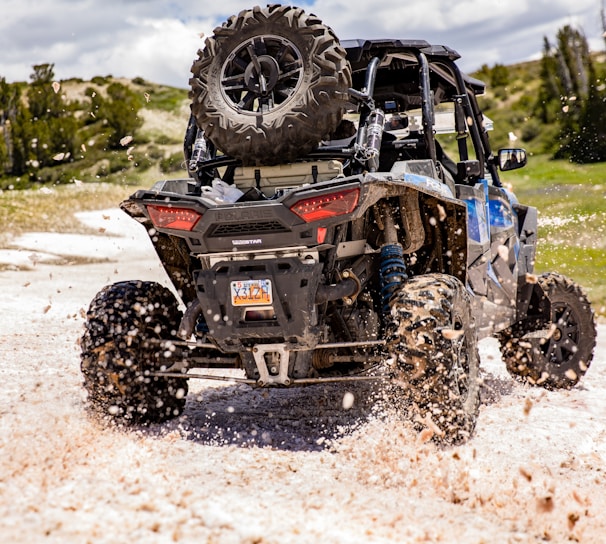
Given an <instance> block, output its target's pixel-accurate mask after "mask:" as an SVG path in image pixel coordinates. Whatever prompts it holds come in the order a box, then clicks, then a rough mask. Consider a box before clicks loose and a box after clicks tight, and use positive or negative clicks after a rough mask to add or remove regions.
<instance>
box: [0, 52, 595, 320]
mask: <svg viewBox="0 0 606 544" xmlns="http://www.w3.org/2000/svg"><path fill="white" fill-rule="evenodd" d="M602 61H603V59H602V58H601V57H598V58H597V62H598V65H599V66H603V64H602ZM473 75H474V76H476V77H478V78H480V79H483V80H485V81H486V82H487V83H488V85H489V86H488V91H487V93H486V95H485V96H484V97H482V98H481V101H482V107H483V108H484V109H485V112H486V114H487V116H488V117H490V118H491V119H492V120H493V121H494V122H495V130H494V131H493V132H491V133H490V140H491V142H492V144H493V147H494V148H495V149H496V148H498V147H507V146H510V145H512V143H513V145H516V146H520V147H525V148H526V149H527V151H528V152H529V164H528V165H527V167H526V168H524V169H521V170H517V171H514V172H509V173H507V175H506V176H504V177H505V182H506V183H508V184H510V185H511V186H512V189H513V190H514V192H515V193H516V195H517V197H518V199H519V200H520V201H521V202H522V203H525V204H529V205H533V206H536V207H537V208H538V209H539V218H540V233H539V235H540V240H541V241H540V246H539V249H538V255H537V263H536V266H537V270H538V271H539V272H543V271H548V270H553V271H558V272H561V273H563V274H566V275H568V276H571V277H573V278H574V279H576V280H577V281H578V282H579V283H581V284H582V285H583V286H584V287H585V288H586V290H587V292H588V295H589V297H590V299H591V300H592V302H593V303H594V307H595V308H596V311H597V312H598V313H599V314H601V315H602V316H606V286H605V282H604V272H603V271H604V270H605V269H606V233H605V232H604V231H605V226H604V225H606V162H597V163H594V164H585V165H582V164H574V163H572V162H570V161H568V160H552V159H551V157H552V156H553V141H554V138H556V136H557V133H558V130H559V128H558V126H557V124H556V123H552V124H545V123H540V122H539V121H538V120H537V118H536V115H535V114H534V113H533V112H534V111H535V110H536V101H537V93H538V89H539V87H540V62H538V61H537V62H529V63H524V64H519V65H513V66H506V67H499V66H497V67H493V68H491V69H489V68H487V67H484V68H483V69H482V70H481V71H479V72H477V73H476V74H473ZM491 80H494V81H493V83H495V85H493V86H491V85H490V84H491ZM115 82H119V83H120V84H122V85H124V86H126V87H128V88H129V89H130V90H131V91H132V92H133V93H134V94H135V95H136V96H138V97H139V99H140V103H141V106H140V109H139V110H138V112H137V115H138V117H139V118H140V120H141V124H140V126H139V127H138V128H137V130H136V131H135V132H134V134H132V140H130V141H128V142H127V143H126V145H124V146H119V147H118V148H114V149H108V144H107V142H108V131H107V126H106V124H104V122H103V121H101V120H99V119H92V121H91V120H90V119H87V122H81V127H80V128H79V129H78V132H77V138H78V146H77V149H78V151H77V153H74V154H73V156H71V157H69V159H68V160H58V161H56V164H53V165H52V166H51V165H49V166H45V167H43V168H40V169H38V170H37V171H36V172H35V176H28V175H23V176H17V177H14V176H13V177H11V176H7V175H4V176H2V177H0V224H1V225H2V227H3V228H2V229H1V230H2V233H0V246H2V247H6V246H7V245H8V244H10V239H11V237H12V236H14V235H16V234H19V233H21V232H24V231H27V230H51V231H60V232H70V231H74V230H77V229H80V228H81V226H80V225H78V224H77V223H76V222H75V220H74V219H73V212H75V211H78V210H83V209H95V208H96V209H99V208H104V207H108V206H116V205H117V204H118V203H119V202H120V201H121V200H122V199H123V198H124V197H125V196H127V195H128V194H130V193H132V192H133V191H134V189H135V188H136V187H141V186H145V187H148V186H150V185H151V184H152V183H153V182H154V181H156V180H157V179H161V178H163V177H173V178H174V177H182V176H185V175H186V172H185V170H184V169H183V164H182V161H183V155H182V142H183V133H184V129H185V126H186V123H187V120H188V117H189V102H188V98H187V90H185V89H177V88H171V87H166V86H161V85H156V84H153V83H149V82H146V81H143V80H141V79H135V80H133V81H128V80H115V79H113V78H111V77H103V78H101V77H98V78H94V79H93V80H92V81H81V80H76V79H72V80H67V81H62V82H61V88H60V93H61V96H62V98H63V100H64V101H65V103H66V104H69V109H70V111H71V112H73V115H74V116H75V117H76V118H77V119H80V120H81V121H82V119H84V118H87V117H94V110H93V99H91V96H90V95H91V90H92V91H93V94H94V95H97V96H104V94H106V91H107V89H108V87H109V86H110V85H111V84H112V83H115ZM93 98H94V97H93ZM510 134H513V135H514V136H515V138H516V140H515V142H511V140H510ZM129 136H131V135H129ZM41 188H43V189H44V190H42V191H41V190H40V189H41ZM14 189H27V190H21V191H17V190H14Z"/></svg>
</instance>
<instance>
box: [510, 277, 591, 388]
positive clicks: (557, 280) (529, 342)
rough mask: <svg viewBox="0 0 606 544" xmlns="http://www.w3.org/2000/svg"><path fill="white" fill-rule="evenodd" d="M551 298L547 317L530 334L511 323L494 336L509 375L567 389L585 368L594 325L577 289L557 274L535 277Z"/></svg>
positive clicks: (567, 279) (525, 380)
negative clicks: (537, 328) (496, 338)
mask: <svg viewBox="0 0 606 544" xmlns="http://www.w3.org/2000/svg"><path fill="white" fill-rule="evenodd" d="M538 281H539V284H540V286H541V288H542V289H543V291H544V293H545V295H546V296H547V298H548V299H549V301H550V302H551V318H550V319H549V320H548V321H546V322H545V323H543V324H542V325H543V328H542V329H541V330H539V331H536V332H532V331H531V332H528V331H525V330H522V327H521V326H519V325H518V326H514V327H511V328H509V329H506V330H505V331H503V332H501V333H500V335H499V343H500V346H501V353H502V355H503V360H504V361H505V365H506V366H507V370H508V371H509V373H510V374H511V375H512V376H514V377H515V378H517V379H519V380H521V381H522V382H525V383H529V384H532V385H541V386H543V387H545V388H547V389H561V388H564V389H569V388H571V387H573V386H574V385H576V384H577V383H578V381H579V380H580V379H581V377H582V376H583V375H584V374H585V373H586V372H587V369H588V368H589V365H590V364H591V360H592V358H593V350H594V348H595V343H596V328H595V322H594V319H593V311H592V310H591V306H590V304H589V301H588V300H587V297H586V296H585V294H584V293H583V291H582V290H581V288H580V287H579V286H578V285H577V284H576V283H574V282H573V281H572V280H570V279H569V278H566V277H565V276H561V275H559V274H553V273H549V274H544V275H542V276H540V277H539V279H538Z"/></svg>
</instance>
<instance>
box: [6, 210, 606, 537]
mask: <svg viewBox="0 0 606 544" xmlns="http://www.w3.org/2000/svg"><path fill="white" fill-rule="evenodd" d="M80 218H81V219H82V220H83V222H85V223H87V224H89V225H98V228H99V234H98V236H93V237H84V236H81V237H78V236H74V235H57V234H53V235H50V234H44V233H31V234H28V235H26V236H23V237H22V238H20V239H18V240H15V247H16V248H21V249H19V250H18V251H14V252H0V262H9V263H12V264H14V265H17V266H18V267H21V268H26V267H27V269H21V270H8V271H2V272H0V289H1V290H2V293H3V295H2V297H1V298H0V541H1V542H16V543H30V542H31V543H39V542H53V543H54V542H56V543H85V542H93V543H105V542H107V543H122V542H124V543H126V542H128V543H134V542H137V543H138V542H144V543H156V542H157V543H164V542H196V543H204V542H209V543H221V544H222V543H249V544H253V543H256V544H261V543H263V544H266V543H281V544H282V543H290V542H294V543H307V542H309V543H373V542H374V543H381V542H384V543H388V542H389V543H392V542H393V543H408V542H452V543H463V542H464V543H481V542H483V543H509V542H512V543H518V542H520V543H527V542H544V541H549V542H570V541H573V542H583V543H602V542H604V539H605V538H606V537H605V536H604V535H606V518H605V516H604V512H606V492H605V491H604V490H605V488H606V472H605V471H606V365H605V362H606V327H605V326H604V325H601V326H600V327H599V334H598V341H599V345H598V347H597V350H596V356H595V359H594V362H593V365H592V367H591V368H590V370H589V372H588V374H587V376H586V377H585V379H584V380H583V381H582V382H581V384H580V385H579V386H578V387H577V388H575V389H574V390H572V391H560V392H547V391H543V390H541V389H530V388H526V387H523V386H521V385H519V384H517V383H514V382H513V381H512V380H511V379H510V378H509V376H508V375H507V373H506V372H505V369H504V365H503V363H502V361H501V360H500V356H499V352H498V347H497V346H496V343H495V342H493V341H483V342H482V343H481V356H482V364H483V367H484V374H483V377H484V393H483V399H484V403H483V406H482V409H481V415H480V418H479V421H478V426H477V432H476V435H475V436H474V437H473V439H471V440H470V441H469V442H468V443H467V444H465V445H463V446H458V447H454V448H448V449H439V448H437V447H435V446H434V445H433V444H430V443H429V444H428V443H422V442H421V440H420V438H419V437H418V436H417V435H416V434H415V433H414V432H413V431H412V430H411V428H410V426H409V424H408V423H407V422H406V420H405V419H404V418H402V417H397V415H394V414H391V413H390V412H389V410H388V409H386V408H385V407H384V406H382V405H381V404H380V403H379V404H377V403H375V398H376V397H377V396H378V392H377V391H374V390H371V389H370V388H369V387H368V386H355V387H349V386H348V387H344V386H338V387H337V386H334V387H323V386H316V387H309V388H305V389H293V390H280V391H278V390H271V391H259V390H253V389H251V388H248V387H247V386H241V385H234V384H230V383H216V382H192V383H191V385H190V394H189V396H188V402H187V406H186V410H185V413H184V414H183V416H182V417H180V418H179V419H177V420H176V421H173V422H170V423H169V424H165V425H162V426H153V427H151V428H145V429H143V428H140V429H121V428H116V427H115V426H111V425H107V424H104V423H103V422H99V421H97V420H95V419H94V418H93V417H91V416H89V415H88V414H87V411H86V408H85V394H84V391H83V389H82V387H81V378H80V374H79V348H78V346H77V340H78V337H79V336H80V334H81V329H82V323H83V313H84V311H85V309H86V308H87V306H88V304H89V302H90V300H91V299H92V297H93V296H94V294H95V293H96V292H97V291H98V290H99V289H100V288H101V287H102V286H104V285H105V284H107V283H111V282H114V281H118V280H125V279H156V280H158V281H161V282H164V283H165V282H166V278H165V276H164V275H163V273H162V271H161V269H160V268H159V265H158V262H157V260H156V259H155V257H154V255H153V253H152V250H151V246H150V244H149V242H148V241H147V239H146V237H145V234H144V232H143V229H142V228H141V227H140V226H139V225H137V224H135V223H134V222H132V221H131V220H129V219H127V218H126V217H125V216H123V215H122V214H121V212H118V211H116V210H110V211H106V212H99V213H87V214H82V215H81V216H80ZM118 234H122V235H123V236H122V237H118V236H117V235H118ZM85 261H86V262H88V263H89V264H79V263H83V262H85ZM345 393H352V394H353V395H354V398H355V402H354V405H353V407H352V408H351V409H349V410H346V409H344V408H343V398H344V396H345Z"/></svg>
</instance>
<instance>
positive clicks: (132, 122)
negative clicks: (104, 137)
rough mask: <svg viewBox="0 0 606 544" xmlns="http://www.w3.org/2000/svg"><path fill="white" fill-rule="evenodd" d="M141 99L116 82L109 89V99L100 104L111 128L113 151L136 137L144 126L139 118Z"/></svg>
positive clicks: (109, 137) (110, 139)
mask: <svg viewBox="0 0 606 544" xmlns="http://www.w3.org/2000/svg"><path fill="white" fill-rule="evenodd" d="M142 105H143V104H142V101H141V98H140V97H139V96H138V95H137V94H136V93H134V92H133V91H131V90H130V89H129V88H128V87H127V86H126V85H122V83H118V82H114V83H112V84H111V85H109V86H108V87H107V99H106V100H104V101H103V102H102V103H101V104H100V108H99V110H100V114H101V115H102V116H103V118H104V119H105V120H106V121H107V124H108V127H109V134H108V146H109V147H110V148H111V149H117V148H120V147H121V145H122V144H121V143H120V140H122V139H123V138H125V137H128V136H131V137H134V135H135V134H136V132H137V130H138V129H139V128H140V127H141V125H142V124H143V119H142V118H141V117H139V115H138V113H139V109H140V108H141V106H142Z"/></svg>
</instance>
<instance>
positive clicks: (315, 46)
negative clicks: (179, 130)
mask: <svg viewBox="0 0 606 544" xmlns="http://www.w3.org/2000/svg"><path fill="white" fill-rule="evenodd" d="M198 54H199V58H198V59H197V60H196V61H194V63H193V65H192V68H191V71H192V73H193V77H192V78H191V79H190V85H191V91H190V98H191V99H192V106H191V109H192V113H193V115H194V116H195V117H196V120H197V123H198V126H199V127H200V128H202V129H203V130H204V131H205V135H206V137H207V138H208V139H209V140H211V141H212V143H213V144H214V145H215V146H216V147H217V149H219V150H221V151H223V152H224V153H226V154H227V155H231V156H233V157H235V158H238V159H240V160H241V161H242V162H243V163H244V164H245V165H246V164H250V165H263V164H265V165H270V164H277V163H284V162H289V161H292V160H294V159H296V158H297V157H300V156H302V155H305V154H306V153H308V152H309V151H311V150H312V149H313V148H314V147H315V146H317V145H318V144H319V142H320V140H322V139H324V138H326V137H327V136H328V135H329V134H330V133H331V132H333V131H334V130H335V129H336V127H337V125H338V124H339V121H340V120H341V117H342V114H343V110H344V107H345V104H346V103H347V100H348V89H349V87H350V86H351V68H350V66H349V63H348V62H347V60H346V52H345V49H344V48H343V47H341V46H340V45H339V41H338V39H337V37H336V36H335V35H334V33H333V32H332V30H331V29H330V28H328V27H327V26H325V25H323V24H322V22H321V21H320V20H319V19H318V18H317V17H316V16H315V15H311V14H309V15H308V14H305V12H304V11H303V10H302V9H299V8H295V7H292V6H281V5H270V6H267V7H266V8H260V7H258V6H257V7H255V8H253V9H252V10H247V11H242V12H241V13H240V14H239V15H238V16H233V17H231V18H230V19H229V20H228V21H227V22H225V23H224V24H223V26H221V27H219V28H216V29H215V31H214V35H213V36H211V37H209V38H208V39H207V40H206V43H205V47H204V49H202V50H200V51H199V53H198Z"/></svg>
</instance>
